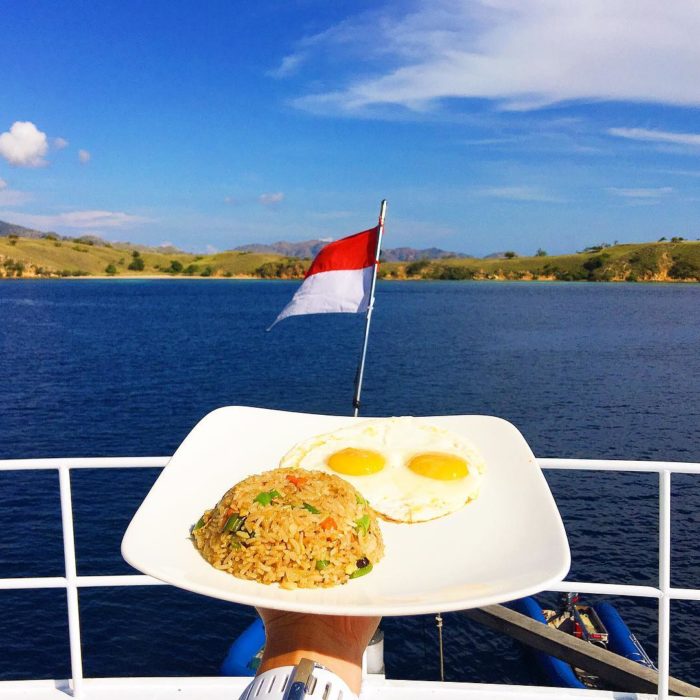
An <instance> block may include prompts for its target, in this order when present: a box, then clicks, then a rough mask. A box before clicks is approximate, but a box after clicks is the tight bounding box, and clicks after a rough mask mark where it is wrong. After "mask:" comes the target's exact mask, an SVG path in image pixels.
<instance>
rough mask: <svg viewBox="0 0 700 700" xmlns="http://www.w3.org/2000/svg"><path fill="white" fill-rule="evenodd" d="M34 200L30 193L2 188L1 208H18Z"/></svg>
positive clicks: (0, 190) (0, 196)
mask: <svg viewBox="0 0 700 700" xmlns="http://www.w3.org/2000/svg"><path fill="white" fill-rule="evenodd" d="M31 199H32V195H30V194H29V192H22V191H21V190H11V189H10V188H9V187H2V188H0V207H18V206H20V205H22V204H26V203H27V202H29V201H30V200H31Z"/></svg>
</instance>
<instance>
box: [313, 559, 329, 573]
mask: <svg viewBox="0 0 700 700" xmlns="http://www.w3.org/2000/svg"><path fill="white" fill-rule="evenodd" d="M329 564H330V562H329V561H328V559H317V560H316V571H323V570H324V569H325V568H326V567H327V566H328V565H329Z"/></svg>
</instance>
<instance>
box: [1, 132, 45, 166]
mask: <svg viewBox="0 0 700 700" xmlns="http://www.w3.org/2000/svg"><path fill="white" fill-rule="evenodd" d="M48 150H49V144H48V141H47V140H46V134H45V133H44V132H43V131H39V130H38V129H37V128H36V126H35V125H34V124H33V123H32V122H15V123H14V124H13V125H12V126H11V127H10V130H9V131H6V132H4V133H2V134H0V156H2V157H3V158H5V159H6V160H7V162H8V163H10V165H18V166H20V167H25V168H37V167H40V166H42V165H46V161H45V160H44V156H45V155H46V152H47V151H48Z"/></svg>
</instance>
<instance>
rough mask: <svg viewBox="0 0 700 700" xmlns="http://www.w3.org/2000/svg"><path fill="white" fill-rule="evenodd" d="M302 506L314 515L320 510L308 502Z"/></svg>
mask: <svg viewBox="0 0 700 700" xmlns="http://www.w3.org/2000/svg"><path fill="white" fill-rule="evenodd" d="M302 508H306V510H308V511H309V513H313V514H314V515H318V514H319V513H320V512H321V511H320V510H319V509H318V508H316V507H314V506H312V505H311V504H310V503H304V505H303V506H302Z"/></svg>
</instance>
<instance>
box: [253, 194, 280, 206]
mask: <svg viewBox="0 0 700 700" xmlns="http://www.w3.org/2000/svg"><path fill="white" fill-rule="evenodd" d="M283 199H284V192H263V193H262V194H261V195H260V196H259V197H258V201H259V202H260V204H262V205H263V206H265V207H269V206H273V205H274V204H279V203H280V202H281V201H282V200H283Z"/></svg>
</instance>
